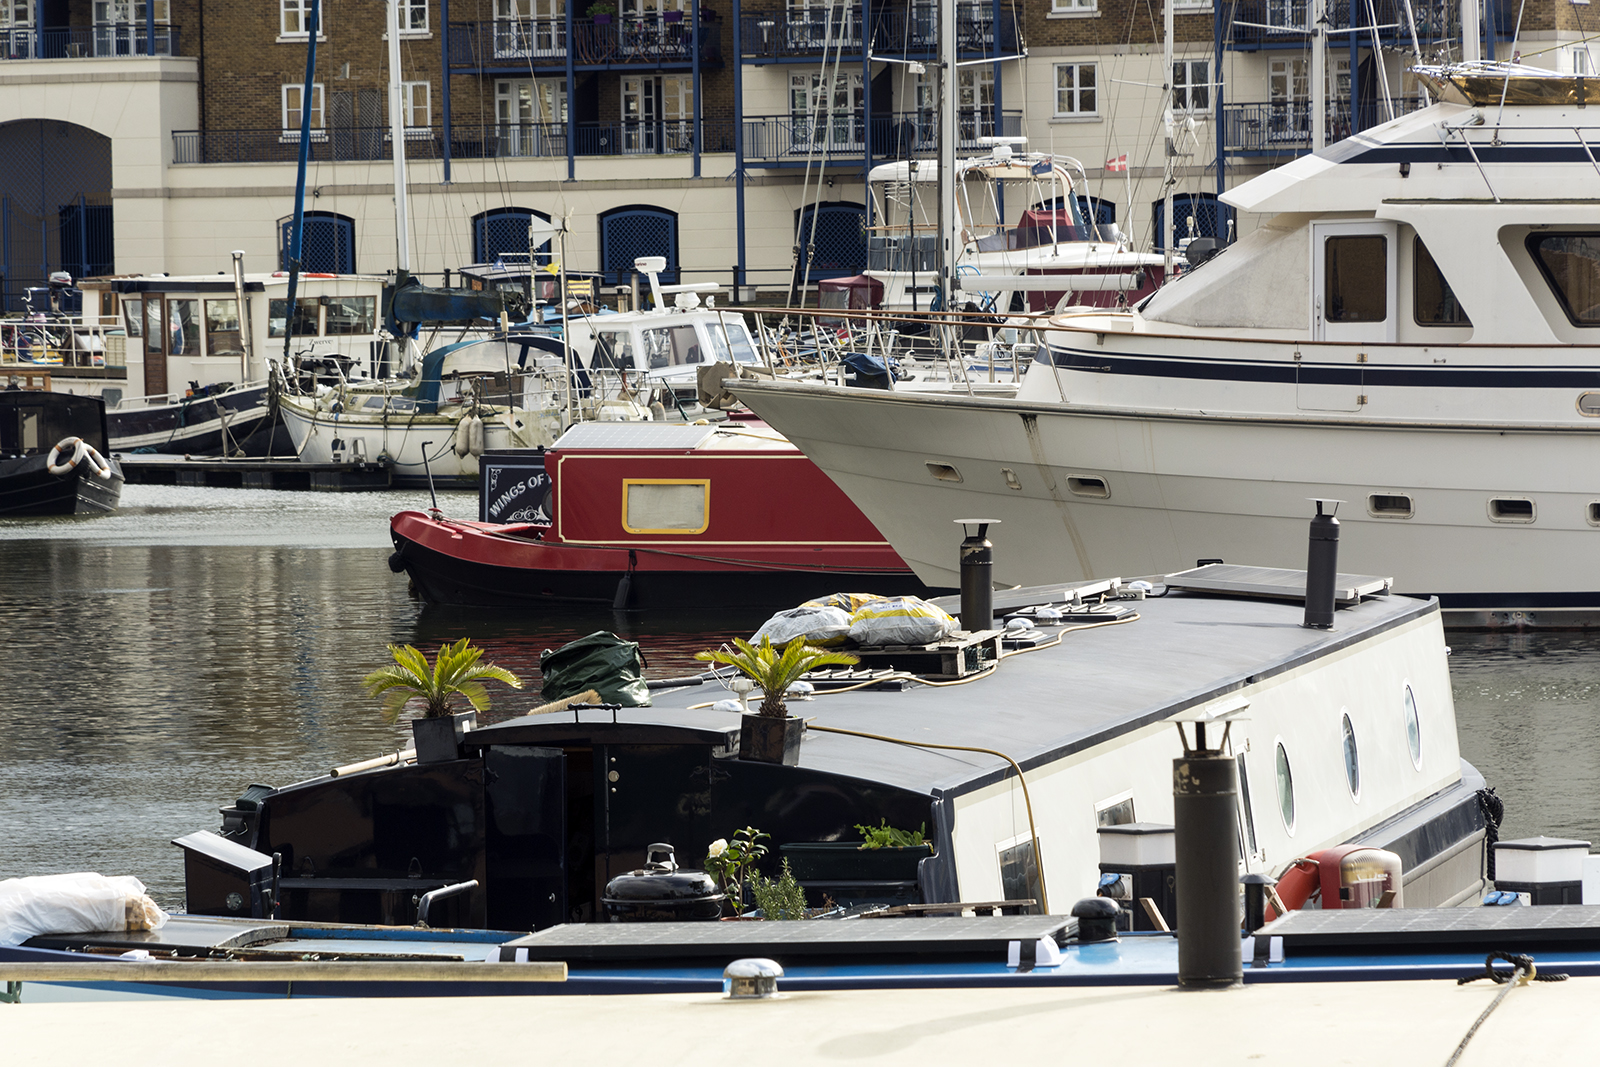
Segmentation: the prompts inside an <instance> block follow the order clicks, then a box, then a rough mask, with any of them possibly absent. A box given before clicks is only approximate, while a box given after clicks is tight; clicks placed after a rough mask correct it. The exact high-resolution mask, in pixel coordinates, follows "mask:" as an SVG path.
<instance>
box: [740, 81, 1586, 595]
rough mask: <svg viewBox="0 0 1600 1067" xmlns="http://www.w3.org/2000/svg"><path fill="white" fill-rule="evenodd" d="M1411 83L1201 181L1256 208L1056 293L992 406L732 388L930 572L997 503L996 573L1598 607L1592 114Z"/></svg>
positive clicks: (1579, 104) (1546, 101)
mask: <svg viewBox="0 0 1600 1067" xmlns="http://www.w3.org/2000/svg"><path fill="white" fill-rule="evenodd" d="M1423 73H1424V75H1425V76H1426V78H1427V80H1429V81H1430V84H1432V85H1433V86H1434V88H1435V91H1436V92H1437V93H1438V94H1439V95H1440V97H1441V98H1442V99H1441V100H1440V101H1439V102H1438V103H1435V104H1434V105H1433V106H1431V107H1429V108H1427V109H1426V110H1423V111H1419V112H1416V113H1413V114H1410V115H1405V116H1402V117H1400V118H1397V119H1395V120H1394V121H1392V122H1388V123H1385V124H1383V125H1381V126H1378V127H1376V128H1374V129H1371V130H1367V131H1365V132H1363V133H1361V134H1359V135H1357V136H1355V137H1352V138H1350V139H1348V140H1346V141H1344V142H1342V143H1340V144H1338V145H1335V146H1333V147H1331V148H1328V149H1325V150H1322V151H1319V152H1317V153H1314V154H1312V155H1309V156H1305V157H1302V158H1300V159H1297V160H1295V161H1294V162H1292V163H1289V164H1287V165H1285V166H1283V167H1281V168H1279V169H1277V170H1274V171H1272V172H1271V173H1269V174H1266V175H1263V176H1261V177H1259V178H1255V179H1253V180H1251V181H1249V182H1246V183H1245V184H1243V185H1241V186H1240V187H1239V188H1237V189H1234V190H1233V191H1231V192H1230V193H1228V194H1226V195H1225V196H1224V197H1223V199H1224V200H1225V201H1227V202H1229V203H1230V204H1232V205H1233V206H1234V207H1236V208H1237V209H1239V210H1240V211H1241V212H1250V213H1255V214H1259V215H1262V216H1266V221H1265V222H1264V223H1263V224H1262V225H1261V226H1260V227H1259V228H1258V229H1256V230H1255V231H1254V232H1253V233H1250V234H1248V235H1246V236H1245V237H1244V238H1243V239H1242V240H1240V241H1239V242H1238V243H1237V244H1235V245H1231V246H1228V247H1226V248H1225V249H1224V250H1223V251H1221V252H1220V253H1219V254H1217V255H1216V256H1215V257H1214V258H1212V259H1210V260H1209V261H1206V262H1204V263H1203V265H1201V266H1199V267H1198V268H1197V269H1194V270H1191V271H1188V272H1186V273H1185V274H1184V275H1182V276H1181V277H1179V278H1177V279H1176V280H1175V281H1173V282H1172V283H1170V284H1169V285H1167V286H1165V287H1164V288H1163V289H1161V290H1160V291H1159V292H1157V293H1156V294H1154V295H1153V296H1151V297H1149V298H1147V299H1146V300H1144V301H1142V302H1141V303H1140V304H1139V305H1138V306H1137V307H1134V308H1128V309H1120V310H1119V309H1112V308H1106V309H1085V310H1069V311H1068V312H1066V313H1064V314H1060V315H1057V316H1055V317H1054V318H1053V319H1052V320H1051V323H1050V325H1051V327H1053V329H1052V330H1050V331H1047V333H1048V344H1047V347H1046V349H1045V351H1043V352H1041V353H1040V354H1039V356H1038V357H1037V358H1036V360H1035V362H1034V364H1033V365H1032V366H1031V367H1030V368H1029V370H1028V372H1027V375H1026V377H1025V379H1024V381H1023V384H1022V387H1021V389H1020V390H1019V392H1018V394H1017V396H1016V398H1015V399H989V398H983V397H963V396H959V395H957V396H917V395H908V394H901V393H887V392H866V391H852V390H842V389H832V388H828V387H825V386H821V385H815V384H793V383H784V382H778V383H766V382H741V383H738V384H737V385H736V386H734V387H733V389H734V392H736V393H737V395H738V396H739V398H740V399H741V400H742V401H744V402H746V403H748V404H749V405H750V406H751V407H752V408H753V409H754V410H755V411H756V412H757V413H759V414H760V415H761V416H762V417H763V418H765V419H767V421H769V422H771V423H772V424H773V425H774V426H775V427H777V429H778V430H780V431H781V432H782V433H783V434H784V435H785V436H787V437H788V438H789V439H791V440H793V441H794V442H795V443H796V444H798V445H799V446H800V447H801V448H802V450H804V451H805V453H806V455H808V456H809V457H810V458H811V459H812V460H813V461H814V462H816V463H817V465H818V466H820V467H821V468H822V469H823V470H824V471H826V472H827V473H828V474H829V476H830V477H832V478H833V479H834V480H835V481H836V482H837V483H838V484H839V486H840V488H842V489H843V490H844V491H845V492H846V493H847V494H849V495H850V497H851V499H853V500H855V501H856V503H857V504H858V505H859V506H860V507H861V509H862V511H863V512H864V513H865V514H866V515H867V517H868V518H869V519H871V520H872V521H873V523H874V524H875V525H876V526H877V527H878V529H879V530H881V531H882V532H883V534H884V536H885V537H887V538H888V540H889V542H890V543H891V544H893V545H894V546H895V547H896V549H897V550H898V551H899V552H900V554H901V555H902V556H903V557H904V558H905V559H906V561H907V562H908V563H909V564H910V565H911V566H912V567H913V568H914V569H915V570H916V571H917V573H918V574H919V575H920V576H921V577H922V578H923V579H924V580H925V581H929V582H948V581H949V580H950V579H951V578H952V577H953V571H952V566H951V560H950V559H949V558H948V553H946V552H945V551H944V550H943V546H942V542H941V540H940V538H939V535H938V532H937V531H938V528H939V526H940V525H941V524H942V523H943V522H945V521H947V520H949V519H952V518H956V517H959V516H963V515H975V514H978V515H988V516H991V517H993V518H996V519H1001V520H1004V523H1005V525H1003V526H1001V527H1000V528H999V530H998V532H997V537H999V538H1001V539H1002V541H1001V543H1002V545H1003V552H1002V553H1001V557H1000V559H999V560H998V561H997V563H996V566H995V578H996V580H998V581H1000V582H1002V583H1008V584H1019V583H1020V584H1026V583H1031V582H1037V581H1041V580H1043V579H1044V578H1045V577H1046V576H1048V575H1053V574H1066V575H1068V576H1073V577H1083V576H1087V575H1092V574H1096V573H1107V572H1113V573H1114V572H1122V573H1143V572H1148V571H1159V570H1168V569H1171V568H1172V567H1175V566H1181V565H1187V564H1189V563H1192V562H1193V561H1194V560H1197V559H1203V558H1225V559H1251V560H1259V561H1261V562H1263V563H1269V564H1275V565H1290V564H1293V563H1295V562H1297V557H1298V553H1297V551H1296V550H1295V549H1294V548H1292V547H1291V546H1292V545H1293V539H1292V538H1291V537H1289V536H1288V532H1289V531H1290V530H1292V529H1293V528H1295V527H1297V526H1298V525H1299V523H1300V521H1301V517H1302V516H1303V515H1304V514H1305V507H1306V505H1305V500H1306V498H1308V497H1310V498H1330V499H1336V500H1342V501H1344V504H1343V506H1342V507H1340V509H1339V511H1338V517H1339V519H1340V521H1341V522H1342V523H1344V553H1345V562H1346V563H1347V564H1348V565H1349V566H1350V567H1351V568H1352V569H1355V570H1374V569H1377V568H1379V567H1380V566H1381V567H1383V568H1386V569H1388V568H1392V569H1393V571H1394V572H1395V573H1396V574H1397V575H1398V576H1399V578H1400V581H1401V583H1402V584H1401V587H1400V588H1401V590H1402V591H1405V592H1410V593H1416V594H1434V595H1437V596H1439V597H1440V599H1441V601H1442V603H1443V606H1444V609H1445V610H1446V611H1447V612H1449V613H1451V619H1452V624H1453V625H1489V626H1495V625H1547V624H1548V625H1563V624H1571V625H1583V624H1589V623H1592V622H1593V621H1594V620H1595V619H1596V618H1597V617H1600V616H1597V614H1596V612H1597V610H1600V573H1597V572H1596V570H1595V568H1594V566H1593V562H1592V558H1593V548H1594V539H1595V536H1596V529H1597V527H1600V481H1596V480H1595V477H1594V475H1593V472H1594V471H1595V470H1596V469H1597V468H1600V358H1597V356H1596V336H1595V331H1596V329H1597V328H1600V315H1597V313H1596V311H1595V296H1594V294H1595V292H1596V291H1597V287H1600V228H1597V227H1596V225H1595V224H1594V215H1595V211H1596V209H1597V207H1600V175H1597V171H1596V169H1595V165H1594V157H1593V155H1592V153H1593V147H1592V146H1593V145H1594V144H1595V143H1596V142H1597V141H1600V127H1597V126H1596V123H1595V121H1594V119H1593V116H1592V113H1591V112H1590V111H1588V110H1585V109H1584V105H1583V97H1582V93H1583V89H1582V88H1581V85H1582V82H1581V80H1580V79H1574V78H1573V77H1572V76H1570V75H1565V76H1563V75H1552V74H1550V73H1549V72H1542V71H1533V70H1530V69H1527V68H1516V67H1506V66H1504V65H1501V66H1490V67H1471V66H1469V67H1460V68H1442V69H1436V70H1433V71H1431V72H1429V71H1424V72H1423Z"/></svg>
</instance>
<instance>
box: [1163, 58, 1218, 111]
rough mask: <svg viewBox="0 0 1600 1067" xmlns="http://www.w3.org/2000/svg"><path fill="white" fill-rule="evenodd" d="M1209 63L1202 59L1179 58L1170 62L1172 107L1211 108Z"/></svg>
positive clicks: (1176, 108)
mask: <svg viewBox="0 0 1600 1067" xmlns="http://www.w3.org/2000/svg"><path fill="white" fill-rule="evenodd" d="M1210 71H1211V64H1210V63H1209V62H1208V61H1207V60H1204V59H1179V60H1176V61H1175V62H1174V63H1173V64H1172V109H1173V110H1174V111H1210V110H1211V73H1210Z"/></svg>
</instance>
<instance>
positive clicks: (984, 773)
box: [474, 587, 1439, 795]
mask: <svg viewBox="0 0 1600 1067" xmlns="http://www.w3.org/2000/svg"><path fill="white" fill-rule="evenodd" d="M1021 599H1022V602H1024V603H1039V602H1047V601H1049V600H1051V599H1054V600H1056V601H1058V602H1059V601H1063V600H1066V601H1070V600H1071V599H1072V597H1071V593H1070V591H1068V590H1067V589H1066V588H1064V587H1055V588H1054V590H1053V593H1052V592H1051V591H1046V590H1040V591H1030V593H1029V594H1024V595H1022V598H1021ZM1005 603H1007V601H1006V600H1004V599H1002V598H997V603H996V615H997V616H999V615H1000V614H1001V610H1002V605H1003V604H1005ZM1119 603H1122V604H1123V605H1124V606H1133V607H1136V608H1137V611H1138V615H1139V618H1138V620H1137V621H1135V622H1132V623H1131V624H1127V625H1114V626H1101V627H1095V628H1091V629H1085V630H1078V631H1075V632H1071V633H1066V634H1065V635H1064V638H1063V640H1062V641H1061V643H1060V644H1059V645H1056V646H1054V647H1045V648H1041V649H1038V650H1036V651H1033V652H1030V653H1029V654H1027V655H1020V656H1011V657H1007V658H1006V659H1005V660H1003V661H1002V663H1001V666H1000V668H999V669H998V670H997V671H996V672H995V673H994V674H992V675H990V676H988V677H985V678H981V679H978V680H976V681H973V682H971V683H970V684H964V685H955V686H948V687H939V688H934V687H922V686H912V687H910V688H907V689H906V690H904V691H900V692H883V691H872V690H858V691H854V692H847V693H838V694H829V695H826V696H821V697H817V698H815V699H813V700H811V701H809V702H807V703H803V704H791V708H792V709H794V711H795V713H796V714H799V715H802V716H803V717H804V718H806V719H807V720H808V722H810V723H811V724H812V725H814V726H829V727H837V728H840V729H845V730H858V731H864V732H867V733H872V734H877V735H880V736H888V737H897V738H935V737H936V738H937V739H938V740H939V742H940V743H941V744H949V745H970V746H978V747H982V748H987V749H994V750H998V751H1001V752H1005V753H1008V754H1009V755H1010V756H1011V757H1013V758H1014V759H1016V760H1017V762H1018V763H1020V764H1021V765H1022V767H1023V768H1024V769H1025V770H1026V769H1028V768H1030V767H1037V766H1041V765H1044V764H1049V763H1052V762H1054V761H1056V760H1059V759H1061V758H1063V757H1066V756H1070V755H1071V754H1072V753H1074V752H1077V751H1081V750H1084V749H1088V748H1090V747H1092V746H1094V745H1097V744H1100V743H1102V742H1104V741H1106V740H1107V739H1109V738H1111V737H1115V736H1118V735H1121V734H1124V733H1128V732H1130V731H1133V730H1136V729H1139V728H1141V727H1143V726H1146V725H1148V724H1150V723H1155V722H1160V721H1163V720H1165V719H1169V718H1170V717H1172V716H1173V715H1175V714H1178V713H1179V712H1182V711H1185V710H1188V709H1191V708H1197V707H1200V706H1203V705H1206V704H1209V703H1212V702H1215V701H1217V700H1219V699H1222V698H1225V697H1226V696H1227V695H1228V694H1229V693H1231V692H1234V691H1236V690H1238V689H1240V688H1243V687H1244V686H1245V685H1246V684H1249V682H1250V681H1252V680H1254V681H1259V680H1261V679H1263V678H1268V677H1271V676H1273V675H1275V674H1279V673H1282V672H1286V671H1289V670H1292V669H1294V668H1295V667H1297V666H1298V665H1301V664H1304V663H1307V662H1309V661H1312V660H1315V659H1317V658H1320V657H1322V656H1325V655H1327V654H1329V653H1331V652H1334V651H1336V650H1338V649H1340V648H1344V647H1347V646H1350V645H1353V644H1356V643H1358V642H1361V641H1363V640H1365V639H1367V638H1371V637H1373V636H1375V635H1377V634H1379V633H1381V632H1383V631H1385V630H1388V629H1391V628H1393V627H1396V626H1399V625H1402V624H1405V623H1407V622H1410V621H1412V620H1415V619H1419V618H1422V617H1424V616H1426V615H1429V614H1431V613H1434V612H1437V611H1438V610H1439V609H1438V602H1437V601H1433V600H1429V601H1424V600H1417V599H1412V598H1408V597H1399V596H1390V597H1377V598H1373V599H1367V600H1362V601H1361V602H1360V603H1358V604H1354V605H1351V606H1349V607H1345V608H1343V609H1341V610H1340V611H1339V613H1338V616H1337V623H1336V629H1334V630H1331V631H1324V630H1312V629H1307V628H1306V627H1304V626H1303V625H1302V621H1303V616H1304V609H1303V606H1302V605H1301V604H1299V603H1293V602H1285V601H1277V602H1273V601H1266V600H1259V599H1251V598H1241V597H1234V596H1217V595H1206V594H1203V593H1196V592H1188V591H1180V590H1173V591H1171V592H1170V593H1169V594H1168V595H1167V596H1164V597H1161V598H1159V599H1147V600H1144V601H1135V602H1119ZM730 695H731V694H730V693H727V692H725V691H724V690H723V689H722V688H721V687H720V686H719V685H717V684H716V683H715V682H712V683H710V684H706V685H698V686H691V687H685V688H682V689H675V690H664V691H658V692H656V693H655V694H654V706H653V707H649V708H632V709H629V708H625V709H622V710H620V711H618V712H616V713H615V714H616V716H617V721H618V722H620V723H625V724H636V725H640V726H646V725H654V726H655V727H657V728H660V727H671V728H675V729H679V730H689V731H695V732H699V733H700V736H703V737H705V736H717V735H728V736H734V737H736V735H737V733H738V729H739V723H738V719H737V717H736V716H734V715H730V714H728V713H726V712H718V711H712V710H709V708H705V709H699V708H692V707H691V705H698V704H707V703H708V702H710V701H714V700H718V699H720V698H722V697H725V696H730ZM585 715H587V716H589V717H591V718H592V719H593V720H594V722H593V723H592V724H585V723H584V722H583V716H585ZM602 719H603V720H604V725H603V726H602V723H601V720H602ZM556 720H559V721H556ZM611 721H612V713H611V712H609V711H607V712H603V713H602V712H594V711H590V712H577V713H573V714H572V715H571V716H568V715H566V714H564V713H563V714H559V715H552V716H541V717H539V718H538V719H534V718H531V717H523V718H518V719H512V720H509V721H507V722H504V723H500V724H497V725H494V726H488V727H485V728H483V729H482V730H479V731H477V732H475V734H474V738H475V739H477V740H480V741H482V742H485V743H494V742H496V741H497V740H498V741H500V742H503V743H534V744H538V743H544V742H546V741H549V740H551V739H554V738H563V739H565V738H570V737H573V736H576V735H575V734H574V733H573V731H574V730H576V731H578V733H579V734H582V733H583V731H584V729H585V726H586V725H593V726H594V727H595V729H596V730H597V731H599V730H601V729H604V730H613V729H615V728H614V727H612V726H611V725H610V723H611ZM800 765H801V766H803V767H810V768H813V769H815V770H819V771H824V772H828V773H834V774H839V775H845V776H848V777H852V778H860V779H867V780H871V781H879V782H883V783H885V784H888V785H893V786H897V787H900V788H903V789H908V790H911V791H914V792H918V793H923V794H927V795H951V794H960V793H965V792H968V791H970V790H972V789H977V788H981V787H982V786H984V785H987V784H989V783H991V782H993V781H998V780H1000V779H1001V778H1003V777H1004V776H1005V774H1006V773H1009V767H1008V765H1007V764H1006V763H1005V762H1004V761H1003V760H1002V759H1000V758H998V757H997V756H992V755H985V754H983V753H977V752H953V751H934V750H931V749H924V748H914V747H908V746H904V745H897V744H890V743H888V742H884V741H878V740H872V739H869V738H863V737H853V736H846V735H842V734H832V733H818V732H814V731H813V732H811V733H809V734H808V735H807V738H806V742H805V744H804V745H803V746H802V748H801V753H800Z"/></svg>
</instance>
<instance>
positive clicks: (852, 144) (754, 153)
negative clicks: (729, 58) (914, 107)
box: [744, 108, 1022, 165]
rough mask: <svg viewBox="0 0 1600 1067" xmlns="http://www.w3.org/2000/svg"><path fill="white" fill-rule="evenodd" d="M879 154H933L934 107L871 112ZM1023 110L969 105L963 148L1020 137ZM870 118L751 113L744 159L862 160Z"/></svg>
mask: <svg viewBox="0 0 1600 1067" xmlns="http://www.w3.org/2000/svg"><path fill="white" fill-rule="evenodd" d="M870 122H871V128H872V154H873V158H874V159H880V160H881V159H900V158H907V157H910V156H913V155H928V154H931V153H932V152H934V151H936V150H937V149H938V136H939V124H938V117H937V116H936V115H935V113H934V112H931V111H912V112H891V113H885V114H877V115H873V116H872V117H871V120H870ZM1021 132H1022V112H1020V111H1005V112H1001V114H1000V116H999V120H998V122H997V121H996V116H995V114H994V111H993V109H989V108H985V109H978V110H968V111H962V112H960V113H959V115H958V117H957V120H956V136H957V143H956V149H957V151H966V152H976V151H983V150H987V148H988V147H989V146H987V145H984V144H981V143H980V142H979V140H978V139H979V138H980V137H1016V136H1018V135H1019V134H1021ZM866 134H867V121H866V120H864V119H863V117H862V114H861V112H860V111H859V110H857V111H851V112H846V113H839V114H835V115H834V116H833V118H832V120H831V121H828V120H820V119H819V120H816V121H813V119H812V118H811V117H810V116H808V115H754V116H752V115H746V116H745V119H744V158H745V161H746V162H747V163H757V164H759V163H771V164H777V165H782V164H785V163H791V162H792V163H797V164H798V163H803V162H805V161H806V160H807V159H814V158H816V157H820V156H821V155H823V154H824V153H826V154H827V155H828V156H829V157H830V158H832V159H837V160H840V161H843V160H860V159H861V158H862V157H863V156H864V155H865V153H866Z"/></svg>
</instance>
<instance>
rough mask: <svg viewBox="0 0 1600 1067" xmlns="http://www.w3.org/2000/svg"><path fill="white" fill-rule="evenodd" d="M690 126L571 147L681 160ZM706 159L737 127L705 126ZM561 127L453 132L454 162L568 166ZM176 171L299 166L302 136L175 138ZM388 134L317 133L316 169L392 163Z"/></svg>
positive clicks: (409, 140) (728, 147)
mask: <svg viewBox="0 0 1600 1067" xmlns="http://www.w3.org/2000/svg"><path fill="white" fill-rule="evenodd" d="M695 137H696V131H695V126H694V123H693V122H691V121H687V120H684V121H663V122H580V123H578V124H577V131H576V139H575V140H574V141H573V143H572V148H573V152H572V154H573V155H575V156H645V155H681V154H686V153H690V152H693V151H694V150H695V148H696V144H695ZM699 137H700V144H699V149H700V151H702V152H731V151H733V123H732V122H727V121H711V122H703V123H701V126H700V131H699ZM567 142H568V138H567V125H566V123H564V122H548V123H541V122H522V123H500V124H497V125H492V126H473V125H452V126H451V127H450V157H451V158H452V159H505V158H514V157H521V158H555V157H561V158H565V157H566V155H567ZM172 144H173V160H172V161H173V162H174V163H292V162H294V161H295V160H296V159H298V158H299V151H300V135H299V131H298V130H280V129H268V130H259V129H258V130H176V131H174V132H173V134H172ZM444 144H445V141H444V129H443V127H440V126H431V127H429V126H413V127H411V128H409V129H407V131H406V158H407V159H414V160H429V159H442V158H444ZM389 147H390V139H389V130H388V127H376V126H355V127H344V128H334V129H322V130H313V131H312V133H311V149H310V158H311V159H313V160H315V161H317V162H324V163H338V162H362V161H379V160H388V159H391V158H393V157H392V156H391V155H390V152H389Z"/></svg>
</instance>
